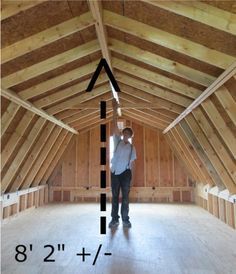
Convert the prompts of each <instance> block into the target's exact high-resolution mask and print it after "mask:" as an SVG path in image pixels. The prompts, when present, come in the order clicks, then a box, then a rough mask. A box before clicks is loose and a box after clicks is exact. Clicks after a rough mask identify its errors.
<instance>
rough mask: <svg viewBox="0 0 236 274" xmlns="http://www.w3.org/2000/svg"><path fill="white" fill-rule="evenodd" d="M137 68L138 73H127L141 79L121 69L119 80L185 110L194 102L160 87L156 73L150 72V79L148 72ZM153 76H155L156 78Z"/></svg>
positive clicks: (117, 74)
mask: <svg viewBox="0 0 236 274" xmlns="http://www.w3.org/2000/svg"><path fill="white" fill-rule="evenodd" d="M127 66H128V63H127ZM136 67H137V70H136V73H135V72H134V71H132V70H127V71H129V74H132V76H134V77H135V76H136V77H139V78H140V79H137V78H134V77H130V76H128V75H125V69H124V68H123V67H120V69H122V73H116V78H117V80H118V81H119V82H122V83H124V84H126V85H129V86H132V87H134V88H138V89H140V90H143V91H145V92H146V93H148V94H152V95H154V96H156V97H160V98H162V99H164V100H166V101H169V102H171V103H174V104H177V105H179V106H182V107H185V108H186V107H188V106H189V105H190V104H191V102H192V100H191V99H189V98H186V97H184V96H181V95H179V94H175V93H174V92H173V93H171V92H170V91H169V90H167V89H164V88H161V87H159V86H158V81H157V80H156V79H155V76H154V75H155V73H151V72H150V77H149V76H148V75H149V73H148V72H149V71H148V70H144V69H141V68H140V70H139V67H138V66H136ZM130 68H131V67H130ZM152 76H154V78H153V77H152ZM143 80H145V81H143ZM147 81H148V82H147ZM153 83H154V84H153Z"/></svg>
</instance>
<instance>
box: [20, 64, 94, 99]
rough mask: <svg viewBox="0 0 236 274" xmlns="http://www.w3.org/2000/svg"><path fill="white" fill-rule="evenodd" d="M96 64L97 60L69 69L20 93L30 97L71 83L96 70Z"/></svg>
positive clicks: (24, 97) (23, 96)
mask: <svg viewBox="0 0 236 274" xmlns="http://www.w3.org/2000/svg"><path fill="white" fill-rule="evenodd" d="M96 64H97V61H94V62H91V63H89V64H87V65H84V66H81V67H79V68H76V69H73V70H71V71H68V72H66V73H64V74H62V75H59V76H56V77H54V78H51V79H49V80H46V81H44V82H41V83H39V84H37V85H35V86H32V87H30V88H27V89H24V90H22V91H20V92H19V95H20V96H21V97H22V98H23V99H30V98H32V97H35V96H38V95H41V94H43V93H46V92H47V91H49V90H51V89H53V88H56V87H60V86H62V85H64V84H67V83H70V82H71V81H74V80H77V79H79V78H80V77H83V76H86V75H89V74H91V73H92V72H93V71H94V66H96Z"/></svg>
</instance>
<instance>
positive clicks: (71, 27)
mask: <svg viewBox="0 0 236 274" xmlns="http://www.w3.org/2000/svg"><path fill="white" fill-rule="evenodd" d="M93 23H94V22H93V19H92V17H91V14H90V12H87V13H85V14H82V15H81V16H79V17H75V18H72V19H70V20H68V21H66V22H63V23H60V24H58V25H56V26H53V27H51V28H48V29H46V30H44V31H41V32H39V33H37V34H34V35H32V36H29V37H27V38H25V39H22V40H20V41H18V42H16V43H14V44H11V45H10V46H7V47H5V48H3V49H2V63H6V62H8V61H10V60H13V59H15V58H16V57H19V56H21V55H24V54H26V53H29V52H31V51H33V50H35V49H38V48H40V47H43V46H45V45H48V44H50V43H52V42H55V41H57V40H59V39H61V38H63V37H66V36H69V35H70V34H73V33H75V32H78V31H80V30H83V29H85V28H87V27H89V26H91V25H93ZM26 45H27V46H26Z"/></svg>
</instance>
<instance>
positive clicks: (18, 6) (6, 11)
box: [1, 0, 46, 20]
mask: <svg viewBox="0 0 236 274" xmlns="http://www.w3.org/2000/svg"><path fill="white" fill-rule="evenodd" d="M45 1H46V0H34V1H25V0H20V1H16V0H15V1H9V0H8V1H7V0H3V1H2V3H1V20H4V19H6V18H9V17H11V16H13V15H16V14H18V13H20V12H22V11H25V10H27V9H30V8H32V7H35V6H36V5H39V4H40V3H43V2H45Z"/></svg>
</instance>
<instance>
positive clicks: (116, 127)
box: [112, 98, 120, 135]
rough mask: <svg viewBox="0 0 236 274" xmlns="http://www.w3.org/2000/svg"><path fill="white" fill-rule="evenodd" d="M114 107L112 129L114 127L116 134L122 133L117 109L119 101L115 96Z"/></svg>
mask: <svg viewBox="0 0 236 274" xmlns="http://www.w3.org/2000/svg"><path fill="white" fill-rule="evenodd" d="M112 108H113V119H112V129H113V134H114V135H120V130H119V128H118V123H117V118H118V114H117V109H118V103H117V101H116V99H115V98H113V99H112Z"/></svg>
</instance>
